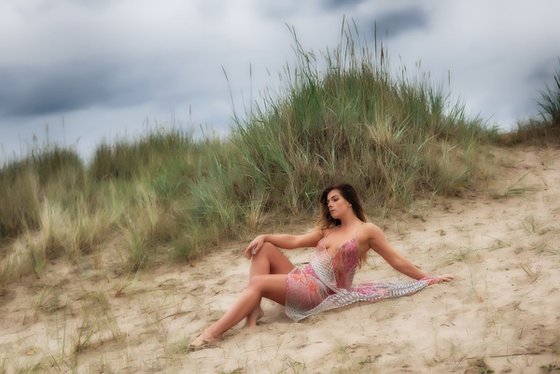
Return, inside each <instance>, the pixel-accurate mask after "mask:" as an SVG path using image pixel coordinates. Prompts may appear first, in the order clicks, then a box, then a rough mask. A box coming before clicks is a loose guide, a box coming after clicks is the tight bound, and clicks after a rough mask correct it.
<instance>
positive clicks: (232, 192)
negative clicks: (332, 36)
mask: <svg viewBox="0 0 560 374" xmlns="http://www.w3.org/2000/svg"><path fill="white" fill-rule="evenodd" d="M343 30H344V31H343V33H342V38H341V43H340V45H339V47H338V48H336V49H334V50H331V51H327V52H326V53H325V54H323V55H322V59H321V60H319V59H318V58H317V57H316V56H317V55H316V54H315V53H313V52H307V51H305V50H304V49H303V48H302V46H301V45H300V44H299V42H298V41H297V38H296V39H295V41H296V48H295V50H296V53H297V56H298V60H299V63H298V64H297V65H296V66H294V67H286V70H285V78H286V79H285V81H286V82H288V83H287V86H286V87H284V88H283V89H284V94H283V95H281V96H279V97H265V98H263V99H264V100H263V101H262V103H261V104H258V105H257V104H255V106H254V107H255V108H256V109H255V111H254V112H253V113H250V114H249V115H248V116H247V118H245V119H239V118H237V120H236V121H235V123H234V126H233V128H232V130H231V134H230V136H229V138H228V139H227V140H220V139H212V138H208V137H206V138H203V139H194V138H193V137H192V136H191V135H190V134H188V133H184V132H182V131H180V130H179V129H177V130H171V131H162V130H155V131H152V132H151V133H149V134H147V135H145V136H143V137H142V138H139V139H136V140H135V141H129V142H124V141H121V142H117V143H115V144H103V145H100V146H99V147H98V148H97V150H96V153H95V156H94V158H93V160H92V162H91V164H90V165H87V166H85V165H83V163H82V162H81V161H80V160H79V158H78V157H77V155H76V154H75V153H74V152H71V151H67V150H61V149H58V148H56V149H54V150H47V151H46V152H44V153H37V154H33V155H32V156H31V157H30V158H28V159H26V160H24V161H22V162H14V163H11V164H8V165H5V166H4V167H2V169H0V233H1V234H2V237H1V238H0V266H1V267H0V280H2V282H3V283H6V282H8V281H9V280H10V279H14V278H15V277H17V276H21V275H24V274H27V273H33V272H35V273H38V272H40V271H42V269H43V268H44V266H45V263H46V261H48V260H49V259H53V258H67V259H68V260H70V261H73V262H77V263H79V262H80V261H82V257H83V256H84V255H87V254H89V253H91V252H93V251H97V250H100V248H103V250H104V251H106V252H111V251H113V252H115V254H117V253H118V254H124V255H121V256H120V258H121V266H122V268H123V269H125V270H126V271H138V270H139V269H141V268H143V267H145V266H147V265H149V264H152V263H154V262H155V261H168V260H169V259H171V260H174V261H177V260H180V261H185V260H190V259H192V258H194V257H196V256H200V255H203V254H204V253H206V252H208V251H212V250H216V249H217V248H218V247H219V245H220V243H221V241H222V240H224V239H228V238H239V237H243V236H244V235H246V234H247V233H248V231H251V232H253V231H254V230H257V229H258V228H259V226H260V225H262V224H263V223H266V222H269V221H270V220H277V219H282V217H290V216H291V217H293V216H294V215H295V217H299V216H300V215H303V214H305V215H309V214H314V213H315V212H316V208H317V198H318V195H319V193H320V192H321V190H322V189H323V188H324V187H325V186H326V185H328V184H331V183H336V182H341V181H346V182H349V183H353V184H354V185H355V186H356V187H357V188H358V190H359V191H360V192H361V194H362V196H363V197H364V198H365V200H366V201H367V202H368V203H369V204H368V206H369V207H370V210H369V212H370V214H371V215H376V214H377V213H378V212H379V209H381V208H383V209H391V208H395V207H403V206H406V205H407V204H409V203H411V202H412V201H413V200H414V199H415V198H417V197H419V196H425V195H432V194H444V195H453V194H457V193H459V192H460V191H461V190H462V189H464V188H467V187H469V186H472V185H473V183H474V180H475V179H474V176H475V175H476V174H477V167H476V165H477V161H478V157H479V154H480V152H479V150H480V147H481V144H483V143H484V142H485V141H486V140H488V139H491V138H492V136H493V131H492V130H489V129H486V128H485V127H484V126H483V125H482V124H481V122H480V120H479V119H477V118H474V119H471V118H468V117H467V116H466V115H465V113H464V112H463V110H462V107H461V106H459V105H450V104H449V103H448V100H447V96H446V95H445V94H444V93H443V92H441V91H439V90H436V89H434V88H432V86H431V85H430V84H429V82H428V81H427V79H425V78H421V79H419V78H410V77H407V76H405V74H404V71H403V74H402V75H401V76H400V77H399V78H394V77H393V76H391V75H390V74H389V72H388V68H387V66H388V61H386V60H385V58H384V57H383V56H384V52H383V49H382V47H381V48H380V47H379V46H378V45H377V42H376V41H375V43H376V44H375V46H374V51H373V52H370V51H369V49H368V48H367V46H365V47H363V46H360V47H358V46H357V45H356V44H355V43H354V38H355V37H356V35H355V31H352V30H351V29H350V28H345V29H343ZM115 238H117V239H120V240H117V241H114V240H113V239H115ZM115 242H116V243H121V244H120V246H119V248H115V247H114V244H110V243H115ZM113 257H115V256H113ZM117 257H118V256H117Z"/></svg>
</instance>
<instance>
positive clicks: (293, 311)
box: [285, 238, 430, 321]
mask: <svg viewBox="0 0 560 374" xmlns="http://www.w3.org/2000/svg"><path fill="white" fill-rule="evenodd" d="M324 241H325V238H323V239H321V240H320V241H319V243H318V244H317V247H316V248H315V255H314V256H313V258H312V259H311V261H310V262H309V263H307V264H305V265H302V266H299V267H296V268H294V269H293V270H292V271H291V272H290V273H289V274H288V281H287V289H286V308H285V312H286V315H287V316H288V317H290V318H291V319H293V320H294V321H299V320H301V319H303V318H306V317H309V316H311V315H313V314H317V313H320V312H323V311H326V310H330V309H334V308H340V307H343V306H346V305H349V304H352V303H355V302H358V301H369V302H374V301H379V300H382V299H388V298H394V297H400V296H405V295H412V294H414V293H416V292H418V291H420V290H421V289H423V288H425V287H426V286H428V285H429V284H430V282H429V279H427V278H425V279H421V280H417V281H409V282H380V283H364V284H358V285H356V286H353V285H352V282H353V280H354V274H355V272H356V268H357V266H358V260H359V257H358V256H359V254H358V248H357V244H356V239H355V238H354V239H351V240H349V241H347V242H346V243H344V244H343V245H341V246H340V247H339V248H338V249H337V251H336V253H335V255H334V256H333V257H331V256H330V255H329V253H328V252H327V249H326V247H325V244H324Z"/></svg>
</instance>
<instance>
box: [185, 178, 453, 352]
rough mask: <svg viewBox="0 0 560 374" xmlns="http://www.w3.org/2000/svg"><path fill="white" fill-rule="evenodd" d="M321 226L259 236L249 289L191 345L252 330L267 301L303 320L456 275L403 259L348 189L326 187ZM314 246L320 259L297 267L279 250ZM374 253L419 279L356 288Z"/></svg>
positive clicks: (251, 251) (251, 249) (252, 248)
mask: <svg viewBox="0 0 560 374" xmlns="http://www.w3.org/2000/svg"><path fill="white" fill-rule="evenodd" d="M320 221H321V222H320V226H319V227H318V228H317V229H315V230H314V231H312V232H309V233H306V234H302V235H285V234H280V235H259V236H257V237H256V238H255V239H254V240H253V241H251V243H249V245H248V246H247V248H245V251H244V255H245V257H247V258H250V259H251V269H250V273H249V284H248V286H247V288H245V290H244V291H243V293H242V294H241V296H240V297H239V299H237V301H236V302H235V303H234V305H233V306H232V307H231V309H230V310H229V311H227V312H226V313H225V314H224V315H223V316H222V317H221V318H220V319H219V320H218V321H216V322H214V323H213V324H212V325H211V326H210V327H208V328H207V329H206V330H205V331H204V332H203V333H202V334H200V336H198V337H197V338H196V339H195V340H194V341H193V342H192V343H191V345H190V348H191V349H200V348H204V347H206V346H209V345H215V344H216V343H217V342H218V341H219V340H220V338H221V336H222V334H223V333H224V332H225V331H227V330H229V329H230V328H232V327H233V326H235V325H236V324H237V323H238V322H240V321H241V320H243V319H244V318H245V320H246V322H245V326H246V327H252V326H255V325H256V324H257V320H258V319H259V318H260V317H262V315H263V310H262V309H261V306H260V304H261V299H262V298H263V297H265V298H267V299H270V300H273V301H275V302H277V303H278V304H281V305H284V306H285V311H286V314H287V315H288V316H289V317H290V318H292V319H293V320H296V321H298V320H300V319H303V318H305V317H307V316H310V315H312V314H316V313H319V312H321V311H325V310H329V309H333V308H337V307H341V306H344V305H348V304H351V303H354V302H357V301H377V300H381V299H385V298H391V297H398V296H404V295H410V294H413V293H415V292H417V291H419V290H421V289H422V288H424V287H426V286H428V285H430V284H434V283H439V282H443V281H449V280H451V279H452V277H451V276H443V277H430V276H428V274H426V273H425V272H423V271H422V270H420V269H418V268H417V267H416V266H414V265H413V264H412V263H411V262H410V261H409V260H407V259H406V258H404V257H403V256H402V255H401V254H399V253H398V252H397V251H396V250H395V249H393V248H392V247H391V245H390V244H389V243H388V242H387V240H386V239H385V235H384V234H383V231H382V230H381V229H380V228H379V227H377V226H376V225H374V224H373V223H367V222H366V217H365V215H364V211H363V208H362V205H361V203H360V200H359V198H358V195H357V193H356V191H355V190H354V188H353V187H352V186H351V185H349V184H340V185H337V186H332V187H328V188H326V189H325V190H324V191H323V193H322V195H321V220H320ZM301 247H315V256H314V257H313V258H312V260H311V261H310V262H309V263H308V264H306V265H303V266H301V267H294V265H293V264H292V263H291V262H290V260H289V259H288V258H287V257H286V256H285V255H284V254H283V253H282V252H281V251H280V250H279V249H278V248H284V249H294V248H301ZM369 249H373V250H374V251H375V252H377V253H378V254H379V255H381V257H383V258H384V259H385V260H386V261H387V262H388V263H389V264H390V265H391V266H392V267H393V268H395V269H396V270H398V271H399V272H401V273H403V274H405V275H407V276H409V277H411V278H413V279H415V281H412V282H408V283H368V284H361V285H358V286H352V280H353V278H354V272H355V270H356V268H357V267H358V266H359V265H361V264H362V263H363V261H364V260H365V258H366V255H367V252H368V250H369Z"/></svg>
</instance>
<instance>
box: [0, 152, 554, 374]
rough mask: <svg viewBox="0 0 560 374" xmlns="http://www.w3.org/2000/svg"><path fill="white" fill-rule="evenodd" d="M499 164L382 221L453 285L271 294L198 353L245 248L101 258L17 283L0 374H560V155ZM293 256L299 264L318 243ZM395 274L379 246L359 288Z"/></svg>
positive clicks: (243, 269)
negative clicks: (338, 299)
mask: <svg viewBox="0 0 560 374" xmlns="http://www.w3.org/2000/svg"><path fill="white" fill-rule="evenodd" d="M492 162H493V163H494V166H495V168H496V170H497V175H496V178H492V181H491V182H488V186H486V188H484V189H483V190H481V191H477V192H476V193H474V192H469V191H464V193H463V196H461V197H458V198H445V199H443V198H436V199H431V200H426V201H418V202H417V203H415V205H414V206H413V207H411V209H410V210H409V211H406V212H403V213H401V214H394V215H392V216H391V217H389V218H387V219H385V220H384V221H383V222H377V223H378V224H380V226H382V227H383V228H384V229H385V233H386V235H387V237H388V239H389V241H390V242H391V243H392V244H393V246H394V247H395V248H396V249H397V250H399V251H401V252H402V253H403V254H404V255H405V256H406V257H408V258H409V259H411V260H412V261H413V262H414V263H415V264H417V265H418V266H419V267H421V268H422V269H424V270H426V271H428V272H430V273H434V274H452V275H454V276H455V277H456V278H455V280H454V281H452V282H450V283H446V284H438V285H434V286H430V287H428V288H427V289H425V290H423V291H421V292H419V293H417V294H415V295H413V296H408V297H403V298H399V299H393V300H385V301H382V302H379V303H369V304H367V303H361V304H355V305H352V306H349V307H345V308H342V309H339V310H335V311H330V312H326V313H323V314H321V315H318V316H313V317H310V318H308V319H305V320H303V321H301V322H298V323H295V322H292V321H291V320H289V319H288V318H287V317H286V316H285V315H284V314H283V310H282V308H281V307H280V306H278V305H275V304H273V303H272V302H264V303H263V308H264V310H265V316H264V318H263V319H262V320H261V321H260V323H259V326H257V327H256V328H254V329H252V330H246V329H242V328H241V325H239V326H236V327H235V328H234V329H232V330H231V331H230V332H228V333H227V334H226V335H225V337H224V340H223V342H222V343H221V344H220V345H219V346H218V347H215V348H209V349H205V350H201V351H196V352H188V351H187V345H188V343H189V342H190V341H191V340H192V339H193V338H194V337H195V336H196V335H197V334H198V333H199V332H200V331H201V330H202V329H204V328H205V327H206V326H208V325H209V324H210V323H211V322H212V321H215V320H216V319H217V318H219V317H220V316H221V314H222V313H223V312H224V311H225V310H226V309H227V308H228V307H229V306H230V305H231V304H232V303H233V301H234V300H235V297H236V295H237V294H238V293H239V292H240V291H241V290H242V289H243V287H244V286H245V284H246V282H247V274H248V269H249V262H248V261H247V260H246V259H245V258H244V257H243V256H242V248H243V247H244V245H246V242H238V243H228V244H227V245H224V248H220V249H216V251H215V252H214V253H212V254H210V255H208V256H207V257H205V258H204V259H202V260H199V261H197V262H195V263H193V264H190V265H173V266H171V265H166V266H163V265H162V266H159V267H157V268H156V269H151V270H149V271H144V272H141V273H138V274H136V275H123V274H120V273H119V272H118V271H116V268H115V269H113V268H112V267H111V262H110V256H109V255H108V254H106V253H104V252H100V253H95V254H92V255H91V256H89V257H87V258H86V259H84V263H83V264H82V265H80V266H78V267H76V266H73V265H70V264H67V263H64V262H53V263H51V264H49V265H48V267H47V269H46V271H45V273H44V275H42V276H41V277H40V278H36V277H29V278H26V279H22V280H21V281H18V282H16V283H13V284H11V285H10V286H9V287H8V289H7V291H6V292H5V293H4V295H2V296H1V297H0V315H1V320H0V360H2V361H0V372H9V373H11V372H18V371H25V372H27V371H33V370H37V371H40V372H43V371H48V372H68V371H73V370H74V371H77V372H86V373H89V372H96V373H97V372H107V373H110V372H119V373H120V372H123V373H128V372H130V373H136V372H169V373H175V372H185V373H214V372H216V373H283V372H288V373H330V372H333V373H337V372H338V373H347V372H353V373H362V372H363V373H372V372H380V373H402V372H404V373H406V372H411V373H418V372H430V373H431V372H435V373H465V372H467V373H486V372H490V371H489V370H494V372H498V373H499V372H512V373H521V372H523V373H541V372H560V290H559V288H560V244H559V239H560V148H558V147H556V148H554V147H549V148H514V149H505V150H504V149H501V150H496V151H495V152H494V157H493V159H492ZM306 229H308V228H304V227H301V226H298V227H291V228H289V227H286V231H288V230H290V232H297V231H300V232H301V231H304V230H306ZM285 253H286V254H287V255H288V256H289V257H290V258H291V259H292V260H293V261H294V262H301V261H306V260H307V259H308V258H309V257H310V256H311V254H312V251H311V250H293V251H286V252H285ZM387 279H406V277H404V276H402V275H400V274H398V273H397V272H396V271H395V270H393V269H391V268H390V267H389V266H388V265H387V264H386V263H385V262H384V261H383V260H382V259H381V258H380V257H379V256H375V255H374V254H373V253H371V254H370V256H369V259H368V261H367V263H366V264H365V265H364V266H363V267H362V268H361V269H360V271H359V272H358V274H357V278H356V281H357V282H359V281H366V280H387Z"/></svg>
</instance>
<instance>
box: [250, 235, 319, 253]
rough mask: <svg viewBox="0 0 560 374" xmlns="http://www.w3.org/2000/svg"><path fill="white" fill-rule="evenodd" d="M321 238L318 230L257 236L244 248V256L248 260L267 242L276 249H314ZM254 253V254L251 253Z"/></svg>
mask: <svg viewBox="0 0 560 374" xmlns="http://www.w3.org/2000/svg"><path fill="white" fill-rule="evenodd" d="M322 237H323V234H322V232H321V231H320V230H315V231H312V232H308V233H305V234H301V235H289V234H264V235H259V236H257V237H256V238H255V239H253V240H252V241H251V243H249V245H248V246H247V248H245V251H244V255H245V257H247V258H249V257H251V255H253V254H254V253H257V252H258V251H259V250H260V249H261V247H262V246H263V244H264V243H266V242H269V243H271V244H273V245H275V246H276V247H279V248H284V249H294V248H302V247H314V246H316V245H317V243H318V242H319V240H321V238H322ZM253 252H254V253H253Z"/></svg>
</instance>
